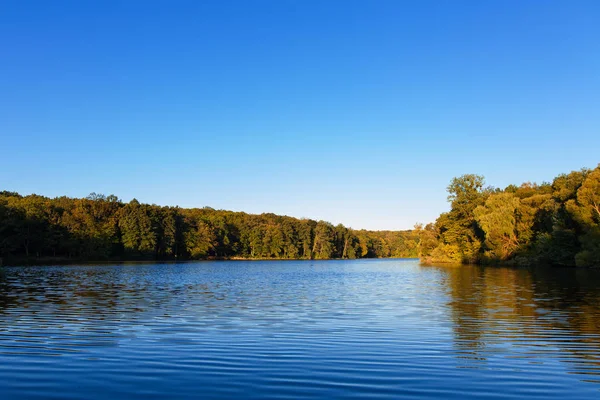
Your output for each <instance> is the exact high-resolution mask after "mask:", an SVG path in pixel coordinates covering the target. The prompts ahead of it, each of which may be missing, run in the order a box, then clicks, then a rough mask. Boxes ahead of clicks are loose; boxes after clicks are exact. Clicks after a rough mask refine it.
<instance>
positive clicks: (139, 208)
mask: <svg viewBox="0 0 600 400" xmlns="http://www.w3.org/2000/svg"><path fill="white" fill-rule="evenodd" d="M417 245H418V237H417V235H416V234H415V233H414V232H413V231H396V232H392V231H366V230H353V229H350V228H346V227H345V226H343V225H337V226H334V225H332V224H330V223H328V222H325V221H314V220H310V219H297V218H292V217H287V216H279V215H275V214H261V215H252V214H247V213H244V212H232V211H224V210H215V209H212V208H209V207H204V208H191V209H185V208H179V207H163V206H158V205H150V204H142V203H140V202H138V201H137V200H135V199H134V200H131V201H130V202H128V203H124V202H122V201H121V200H119V199H118V198H117V197H116V196H114V195H110V196H105V195H99V194H95V193H92V194H90V195H89V196H88V197H86V198H69V197H58V198H48V197H44V196H39V195H28V196H21V195H19V194H18V193H14V192H7V191H3V192H0V257H2V259H3V262H4V264H5V265H8V264H27V263H48V262H52V261H56V262H66V261H69V260H71V261H73V262H75V261H103V260H106V261H134V260H201V259H234V258H243V259H331V258H345V259H354V258H375V257H417V252H418V249H417Z"/></svg>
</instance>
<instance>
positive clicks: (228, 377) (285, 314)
mask: <svg viewBox="0 0 600 400" xmlns="http://www.w3.org/2000/svg"><path fill="white" fill-rule="evenodd" d="M167 397H168V398H240V397H241V398H261V399H262V398H278V399H281V398H290V399H299V398H364V397H370V398H390V399H398V398H421V399H433V398H435V399H438V398H460V399H469V398H473V399H475V398H477V399H509V398H512V399H522V398H532V399H533V398H535V399H549V398H555V399H599V398H600V271H598V270H577V269H547V268H530V269H509V268H497V267H475V266H463V267H443V266H419V264H418V262H417V261H416V260H356V261H255V262H252V261H222V262H198V263H182V264H137V265H99V266H47V267H4V268H2V269H0V398H2V399H21V398H23V399H24V398H27V399H32V398H57V399H58V398H60V399H68V398H86V399H119V398H128V399H129V398H139V399H148V398H167Z"/></svg>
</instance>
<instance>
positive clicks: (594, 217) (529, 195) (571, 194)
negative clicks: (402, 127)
mask: <svg viewBox="0 0 600 400" xmlns="http://www.w3.org/2000/svg"><path fill="white" fill-rule="evenodd" d="M448 193H449V196H448V200H449V201H450V203H451V210H450V211H449V212H447V213H444V214H442V215H440V216H439V218H438V219H437V221H436V222H435V223H434V224H429V225H427V226H422V225H417V227H416V228H417V229H416V231H417V233H418V235H419V254H420V257H421V258H422V260H424V261H432V262H459V263H504V264H514V265H529V264H534V263H539V264H549V265H558V266H581V267H592V266H596V267H597V266H600V165H598V167H596V168H595V169H593V170H589V169H582V170H581V171H574V172H571V173H569V174H563V175H560V176H558V177H556V178H555V179H554V181H553V182H552V183H543V184H541V185H537V184H532V183H524V184H522V185H521V186H515V185H510V186H508V187H507V188H505V189H504V190H501V189H494V188H492V187H485V185H484V178H483V177H482V176H479V175H463V176H461V177H459V178H454V179H453V180H452V182H451V184H450V185H449V186H448Z"/></svg>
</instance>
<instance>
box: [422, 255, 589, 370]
mask: <svg viewBox="0 0 600 400" xmlns="http://www.w3.org/2000/svg"><path fill="white" fill-rule="evenodd" d="M434 268H438V267H434ZM439 268H441V269H442V270H443V272H444V274H445V285H446V286H447V287H446V289H447V291H448V294H449V295H450V303H449V307H450V310H451V313H452V318H453V320H454V326H453V329H454V335H455V347H456V350H457V353H458V357H461V358H468V359H471V360H480V361H484V362H485V361H486V360H487V359H488V357H490V356H491V355H492V354H493V353H494V352H496V351H501V352H503V353H504V352H506V347H507V346H510V351H511V353H514V354H511V356H515V357H523V358H531V359H532V360H533V361H535V358H537V357H538V356H542V355H544V354H545V355H547V354H548V353H549V352H558V354H553V357H556V358H558V359H560V360H561V361H564V362H567V363H569V364H571V367H572V368H573V370H574V372H577V373H587V374H592V375H596V376H598V375H600V271H597V270H585V269H564V268H563V269H558V268H542V267H540V268H532V269H511V268H495V267H478V266H462V267H439ZM556 349H558V350H556Z"/></svg>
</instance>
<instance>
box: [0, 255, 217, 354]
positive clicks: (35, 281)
mask: <svg viewBox="0 0 600 400" xmlns="http://www.w3.org/2000/svg"><path fill="white" fill-rule="evenodd" d="M173 268H175V269H176V268H177V266H171V267H165V270H166V271H168V270H171V271H173ZM150 272H152V273H153V274H154V275H156V269H154V270H153V271H150V270H147V269H145V268H144V266H122V267H119V268H111V267H102V266H89V267H87V266H78V267H72V268H63V267H40V268H37V267H31V268H14V269H12V268H10V269H8V268H7V269H6V270H5V271H0V339H6V340H13V341H14V342H18V341H20V340H29V341H32V342H36V341H39V342H40V343H48V342H49V341H50V342H52V343H62V344H63V345H64V346H63V347H62V348H61V349H55V350H56V351H57V352H59V353H61V352H62V351H63V350H65V348H66V347H69V348H70V350H69V351H72V350H73V349H72V348H73V347H75V348H76V347H78V346H86V347H91V346H92V347H93V346H116V345H117V344H118V341H119V340H122V339H131V338H136V337H139V336H140V335H143V334H144V332H146V331H150V330H152V331H156V330H159V331H160V330H161V329H162V330H164V326H165V324H166V323H167V322H169V323H176V322H177V321H178V320H179V319H182V318H186V317H190V318H195V319H202V318H209V319H212V318H211V317H213V318H214V317H215V315H216V314H217V313H218V312H222V310H221V311H219V307H218V306H217V305H218V303H219V302H220V300H222V295H220V294H219V293H218V287H217V288H216V290H213V289H214V288H213V289H210V288H209V285H207V284H205V283H201V282H199V283H198V284H195V285H189V284H188V285H184V284H181V285H172V284H167V282H166V280H167V279H165V283H164V284H161V282H160V281H156V280H155V279H153V278H151V277H150V276H147V277H146V278H147V279H145V277H144V274H145V273H147V274H150ZM169 279H170V278H169ZM182 294H185V295H183V296H182ZM190 298H194V299H195V301H194V304H189V302H186V299H190ZM148 321H151V323H150V324H149V323H148ZM140 322H143V323H140ZM16 347H19V346H16ZM7 348H8V349H10V345H9V344H8V342H7V341H4V343H3V351H6V349H7ZM48 350H50V352H49V353H51V350H52V349H46V351H48Z"/></svg>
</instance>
